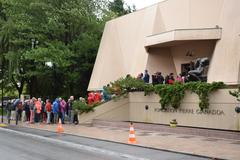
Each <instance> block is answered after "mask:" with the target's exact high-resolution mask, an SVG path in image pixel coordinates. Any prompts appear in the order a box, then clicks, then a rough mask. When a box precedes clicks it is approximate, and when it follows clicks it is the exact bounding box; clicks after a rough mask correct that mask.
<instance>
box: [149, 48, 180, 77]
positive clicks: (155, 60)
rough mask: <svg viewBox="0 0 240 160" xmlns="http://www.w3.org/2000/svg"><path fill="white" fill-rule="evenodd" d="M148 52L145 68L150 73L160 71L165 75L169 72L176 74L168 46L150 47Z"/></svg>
mask: <svg viewBox="0 0 240 160" xmlns="http://www.w3.org/2000/svg"><path fill="white" fill-rule="evenodd" d="M149 52H150V53H151V54H149V56H148V61H147V67H146V68H147V69H148V71H149V73H150V74H154V73H156V72H162V74H163V75H167V74H169V73H174V74H175V75H176V69H175V67H174V61H173V58H172V54H171V50H170V49H169V48H161V49H158V48H152V49H151V51H149Z"/></svg>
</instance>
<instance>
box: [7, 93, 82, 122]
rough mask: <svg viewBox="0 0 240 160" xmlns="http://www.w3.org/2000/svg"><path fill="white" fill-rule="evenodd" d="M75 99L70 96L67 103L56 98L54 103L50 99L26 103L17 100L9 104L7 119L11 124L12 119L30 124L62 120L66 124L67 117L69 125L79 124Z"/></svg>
mask: <svg viewBox="0 0 240 160" xmlns="http://www.w3.org/2000/svg"><path fill="white" fill-rule="evenodd" d="M73 102H74V97H73V96H70V98H69V99H68V101H67V102H66V101H65V100H64V99H63V98H56V99H55V100H54V102H53V103H51V101H50V100H49V99H46V101H45V102H44V101H42V99H41V98H38V99H36V98H35V97H33V98H31V99H27V100H25V101H23V100H20V99H16V100H12V101H11V102H10V101H9V102H8V103H7V106H6V109H7V119H8V123H9V124H10V121H11V119H15V120H16V125H17V124H18V121H20V120H21V121H23V122H28V123H40V122H43V123H47V124H51V123H54V124H56V123H58V122H59V119H61V121H62V123H63V124H64V123H65V118H66V117H67V118H68V120H69V123H74V124H78V114H77V112H75V111H74V109H73Z"/></svg>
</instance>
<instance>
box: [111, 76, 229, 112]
mask: <svg viewBox="0 0 240 160" xmlns="http://www.w3.org/2000/svg"><path fill="white" fill-rule="evenodd" d="M110 84H111V85H110V87H108V90H109V93H110V94H115V95H116V96H117V97H119V96H122V95H127V94H128V93H129V92H132V91H144V93H145V95H149V94H151V93H154V92H155V93H156V94H158V95H159V96H160V104H161V107H162V109H166V108H167V107H173V108H175V109H177V108H179V107H180V104H181V101H182V99H183V98H184V95H185V91H186V90H190V91H191V92H193V93H196V94H197V95H198V96H199V100H200V102H199V107H200V109H201V110H203V109H207V108H208V106H209V98H208V97H209V94H210V93H211V92H212V91H215V90H217V89H220V88H223V87H224V86H225V85H224V83H223V82H213V83H205V82H189V83H185V84H181V83H178V82H176V83H174V84H172V85H168V84H159V85H156V86H153V85H152V84H145V83H144V82H143V81H142V80H138V79H136V78H132V77H126V78H120V79H119V80H117V81H114V82H111V83H110Z"/></svg>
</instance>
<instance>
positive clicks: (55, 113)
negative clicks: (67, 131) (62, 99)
mask: <svg viewBox="0 0 240 160" xmlns="http://www.w3.org/2000/svg"><path fill="white" fill-rule="evenodd" d="M52 110H53V116H54V120H53V122H54V123H58V112H59V100H58V98H56V99H55V101H54V102H53V107H52Z"/></svg>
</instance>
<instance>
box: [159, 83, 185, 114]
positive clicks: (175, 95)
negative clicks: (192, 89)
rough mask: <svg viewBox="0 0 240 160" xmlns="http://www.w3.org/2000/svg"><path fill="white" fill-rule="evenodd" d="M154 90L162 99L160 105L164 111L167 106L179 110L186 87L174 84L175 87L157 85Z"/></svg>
mask: <svg viewBox="0 0 240 160" xmlns="http://www.w3.org/2000/svg"><path fill="white" fill-rule="evenodd" d="M154 90H155V93H157V94H158V95H159V96H160V97H161V99H160V103H161V107H162V109H166V107H167V106H172V107H173V108H175V109H177V108H178V107H179V106H180V104H181V100H182V99H183V98H184V94H185V88H184V85H182V84H180V83H174V84H173V85H165V84H161V85H156V86H155V88H154Z"/></svg>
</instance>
